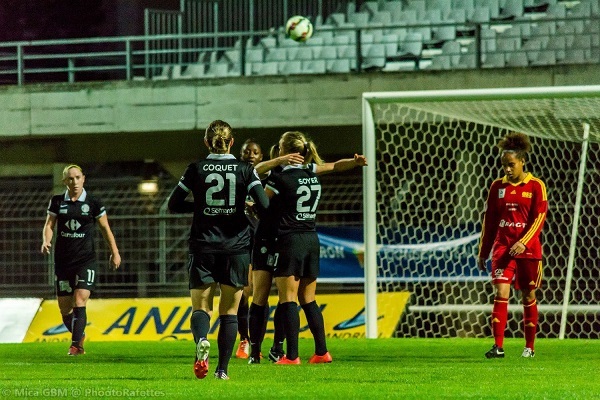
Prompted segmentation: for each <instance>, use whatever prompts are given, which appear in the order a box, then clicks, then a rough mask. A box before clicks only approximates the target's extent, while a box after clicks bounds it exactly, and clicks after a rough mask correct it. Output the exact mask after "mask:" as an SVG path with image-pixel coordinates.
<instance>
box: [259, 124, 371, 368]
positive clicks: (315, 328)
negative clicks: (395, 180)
mask: <svg viewBox="0 0 600 400" xmlns="http://www.w3.org/2000/svg"><path fill="white" fill-rule="evenodd" d="M292 153H299V154H300V155H302V156H303V157H304V164H302V165H288V166H286V167H284V168H283V170H282V171H281V172H280V173H277V174H272V175H271V176H270V177H269V179H268V180H267V185H266V192H267V196H269V198H271V199H272V203H271V208H270V209H269V215H273V216H276V224H275V227H276V238H277V241H276V243H275V244H274V252H273V254H272V255H271V257H269V258H268V259H267V264H268V265H269V266H271V267H272V274H273V276H274V277H275V283H276V285H277V290H278V293H279V303H280V304H279V312H280V313H281V314H282V319H283V327H284V330H285V337H286V341H287V354H286V355H285V356H283V357H281V358H280V359H279V361H277V362H276V364H279V365H282V364H284V365H285V364H300V357H299V356H298V333H299V329H300V318H299V316H298V308H297V303H296V299H298V301H299V302H300V305H301V306H302V309H303V311H304V313H305V315H306V319H307V322H308V326H309V329H310V331H311V333H312V335H313V338H314V340H315V354H314V355H313V356H312V357H311V359H310V361H309V362H310V363H328V362H331V361H332V357H331V355H330V354H329V352H328V351H327V344H326V340H325V328H324V322H323V315H322V313H321V309H320V308H319V306H318V305H317V302H316V299H315V292H316V285H317V276H318V275H319V253H320V245H319V238H318V236H317V232H316V227H315V222H316V216H317V207H318V205H319V199H320V197H321V182H320V179H319V177H318V176H317V171H318V166H319V165H321V166H322V165H323V164H325V163H324V162H323V160H321V158H320V157H319V154H318V153H317V149H316V146H315V144H314V143H313V142H312V141H311V140H308V139H307V138H306V137H305V136H304V134H302V133H301V132H286V133H284V134H283V135H282V136H281V139H280V140H279V154H280V156H285V155H287V154H292ZM313 161H314V163H312V162H313ZM344 163H345V162H344ZM350 164H351V165H353V166H356V165H366V159H365V158H364V157H363V156H358V155H355V157H354V160H352V161H351V162H350ZM334 165H335V163H330V164H329V170H330V171H333V170H334ZM251 337H252V331H251ZM254 351H255V350H254V348H252V352H254ZM252 356H253V355H251V357H252Z"/></svg>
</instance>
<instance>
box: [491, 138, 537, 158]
mask: <svg viewBox="0 0 600 400" xmlns="http://www.w3.org/2000/svg"><path fill="white" fill-rule="evenodd" d="M498 148H499V149H500V151H501V152H502V153H505V152H511V153H515V155H516V157H517V158H518V159H519V160H523V161H527V154H528V153H529V152H530V151H531V142H530V141H529V137H528V136H527V135H526V134H524V133H520V132H510V133H509V134H507V135H506V136H504V138H502V140H500V142H499V143H498Z"/></svg>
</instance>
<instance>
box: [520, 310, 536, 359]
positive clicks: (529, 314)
mask: <svg viewBox="0 0 600 400" xmlns="http://www.w3.org/2000/svg"><path fill="white" fill-rule="evenodd" d="M537 324H538V307H537V301H536V299H533V300H532V301H531V302H529V303H523V331H524V332H525V347H529V348H530V349H531V350H533V343H534V341H535V334H536V331H537Z"/></svg>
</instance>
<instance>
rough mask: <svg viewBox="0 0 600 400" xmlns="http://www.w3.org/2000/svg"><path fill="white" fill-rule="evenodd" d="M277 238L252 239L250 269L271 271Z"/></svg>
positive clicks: (273, 264)
mask: <svg viewBox="0 0 600 400" xmlns="http://www.w3.org/2000/svg"><path fill="white" fill-rule="evenodd" d="M276 244H277V239H259V238H255V239H254V247H253V248H252V270H254V271H267V272H271V273H273V268H274V267H275V261H276V259H275V246H276Z"/></svg>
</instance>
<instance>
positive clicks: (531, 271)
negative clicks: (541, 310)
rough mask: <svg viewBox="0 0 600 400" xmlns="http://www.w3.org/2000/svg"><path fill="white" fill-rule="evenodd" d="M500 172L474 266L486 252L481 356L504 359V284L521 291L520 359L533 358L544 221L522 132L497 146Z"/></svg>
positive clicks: (541, 189)
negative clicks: (488, 303)
mask: <svg viewBox="0 0 600 400" xmlns="http://www.w3.org/2000/svg"><path fill="white" fill-rule="evenodd" d="M498 147H499V148H500V150H501V161H502V169H503V170H504V173H505V176H504V177H502V178H500V179H496V180H495V181H494V182H493V183H492V186H491V187H490V191H489V193H488V198H487V202H486V208H485V215H484V219H483V227H482V232H481V240H480V243H479V256H478V260H477V264H478V266H479V269H481V270H483V271H485V270H486V265H485V262H486V260H487V258H488V256H489V254H490V252H491V253H492V283H493V285H494V288H495V298H494V308H493V310H492V317H491V320H492V331H493V334H494V341H495V344H494V346H493V347H492V349H491V350H489V351H488V352H487V353H486V354H485V356H486V357H487V358H502V357H504V349H503V341H504V329H505V327H506V320H507V318H508V298H509V296H510V285H511V284H512V283H513V282H514V286H515V289H518V290H521V293H522V301H523V325H524V331H525V349H524V350H523V354H522V357H533V356H534V341H535V334H536V329H537V322H538V310H537V303H536V296H535V290H536V289H537V288H539V287H540V284H541V281H542V245H541V243H540V232H541V231H542V228H543V226H544V221H545V220H546V212H547V210H548V199H547V196H546V186H545V185H544V182H542V181H541V180H540V179H538V178H536V177H534V176H533V175H532V174H531V173H530V172H526V171H525V169H524V167H525V162H526V161H527V154H528V153H529V152H530V151H531V143H530V142H529V138H528V137H527V136H526V135H525V134H523V133H509V134H508V135H506V136H505V137H504V138H503V139H502V140H501V141H500V143H499V144H498Z"/></svg>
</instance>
